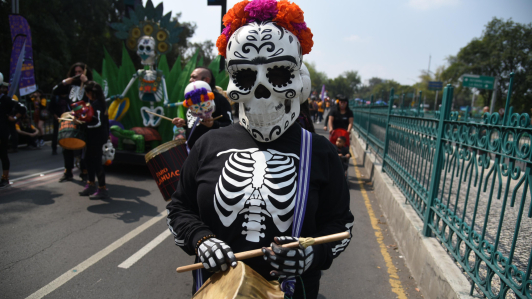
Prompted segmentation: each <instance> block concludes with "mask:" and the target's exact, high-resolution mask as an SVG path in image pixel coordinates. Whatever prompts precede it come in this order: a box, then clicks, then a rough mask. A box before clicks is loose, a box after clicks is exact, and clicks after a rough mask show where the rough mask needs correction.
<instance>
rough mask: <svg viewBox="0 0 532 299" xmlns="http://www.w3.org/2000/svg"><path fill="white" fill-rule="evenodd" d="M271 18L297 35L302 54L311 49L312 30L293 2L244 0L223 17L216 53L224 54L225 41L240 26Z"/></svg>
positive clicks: (312, 43) (284, 0) (224, 55)
mask: <svg viewBox="0 0 532 299" xmlns="http://www.w3.org/2000/svg"><path fill="white" fill-rule="evenodd" d="M266 20H272V21H273V22H276V23H277V24H278V25H280V26H282V27H283V28H285V29H287V30H288V31H290V32H291V33H292V34H294V35H295V36H297V38H298V39H299V43H300V44H301V48H302V50H303V54H308V53H310V51H311V50H312V46H313V45H314V42H313V41H312V36H313V35H312V32H311V31H310V28H308V27H307V24H306V23H305V18H304V17H303V11H302V10H301V8H299V6H298V5H297V4H295V3H290V2H289V1H288V0H281V1H279V2H277V1H275V0H253V1H248V0H244V1H241V2H238V3H237V4H235V6H233V8H231V9H230V10H229V11H228V12H227V13H226V14H225V16H224V17H223V23H224V26H225V29H224V30H223V31H222V34H221V35H220V36H219V37H218V40H217V41H216V47H218V53H219V54H220V55H222V56H223V57H227V56H226V48H227V42H228V41H229V38H230V37H231V35H232V34H233V33H234V32H235V31H236V30H237V29H238V28H240V27H242V26H244V25H246V24H248V23H251V22H262V21H266Z"/></svg>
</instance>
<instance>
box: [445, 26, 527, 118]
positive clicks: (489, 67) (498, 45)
mask: <svg viewBox="0 0 532 299" xmlns="http://www.w3.org/2000/svg"><path fill="white" fill-rule="evenodd" d="M530 53H532V23H530V24H520V23H515V22H513V21H512V20H511V19H509V20H507V21H504V20H503V19H498V18H493V20H491V21H490V22H489V23H488V24H487V25H486V27H485V29H484V32H483V33H482V36H481V37H480V38H475V39H473V40H472V41H471V42H470V43H469V44H467V45H466V46H465V47H463V48H462V49H460V52H458V54H457V55H456V56H450V57H449V58H448V61H449V63H450V66H449V67H448V68H447V69H446V70H445V71H444V72H443V73H442V77H443V79H444V80H445V81H447V82H449V83H452V84H454V85H455V86H458V85H459V84H460V77H461V76H462V75H463V74H476V75H485V76H494V77H497V78H499V86H498V87H497V99H496V104H495V109H494V110H495V111H497V110H498V108H500V107H504V104H505V102H506V93H507V91H508V85H509V76H510V73H511V72H514V73H515V77H514V88H513V90H514V91H513V95H512V102H511V103H510V105H512V106H514V108H515V110H514V111H516V112H527V113H530V108H532V76H531V75H530V73H531V72H532V56H531V55H530ZM491 93H492V92H491V91H488V90H480V96H481V99H482V100H483V102H484V103H483V104H484V105H486V106H489V105H490V104H491V103H490V101H491Z"/></svg>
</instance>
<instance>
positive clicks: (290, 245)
mask: <svg viewBox="0 0 532 299" xmlns="http://www.w3.org/2000/svg"><path fill="white" fill-rule="evenodd" d="M349 237H350V233H349V232H343V233H337V234H332V235H328V236H323V237H317V238H314V245H317V244H323V243H329V242H334V241H340V240H343V239H347V238H349ZM298 246H299V242H292V243H288V244H284V245H282V247H287V248H295V247H298ZM268 249H270V250H271V249H272V248H271V247H268ZM263 255H264V253H262V248H261V249H255V250H250V251H244V252H239V253H237V254H235V258H236V260H237V261H242V260H246V259H250V258H252V257H257V256H263ZM202 268H203V264H202V263H196V264H192V265H188V266H182V267H179V268H177V269H176V271H177V273H183V272H187V271H192V270H198V269H202Z"/></svg>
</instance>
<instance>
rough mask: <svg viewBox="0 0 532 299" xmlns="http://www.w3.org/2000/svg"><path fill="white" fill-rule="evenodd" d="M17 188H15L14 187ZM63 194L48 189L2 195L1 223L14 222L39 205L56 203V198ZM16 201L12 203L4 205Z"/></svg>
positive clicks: (0, 198) (0, 200)
mask: <svg viewBox="0 0 532 299" xmlns="http://www.w3.org/2000/svg"><path fill="white" fill-rule="evenodd" d="M13 189H15V188H13ZM61 196H63V194H62V193H56V192H54V191H50V190H46V189H30V190H21V191H17V192H14V193H12V194H8V196H0V224H6V223H14V221H15V220H17V219H19V218H22V216H21V215H23V214H24V213H26V212H28V210H31V209H33V208H35V207H37V206H45V205H51V204H54V203H55V198H59V197H61ZM8 203H15V204H11V205H4V204H8Z"/></svg>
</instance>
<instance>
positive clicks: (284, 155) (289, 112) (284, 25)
mask: <svg viewBox="0 0 532 299" xmlns="http://www.w3.org/2000/svg"><path fill="white" fill-rule="evenodd" d="M223 20H224V25H225V26H226V29H224V31H223V32H222V35H221V36H220V38H219V39H218V42H217V46H218V49H219V52H220V54H221V55H224V56H225V57H226V68H227V70H228V72H229V74H230V76H231V80H230V83H229V86H228V89H227V92H228V95H229V96H230V97H231V99H232V100H234V101H235V102H237V103H239V105H240V107H239V118H238V119H239V122H238V123H235V124H233V125H231V126H228V127H224V128H220V129H218V130H216V131H212V132H208V133H206V134H205V135H203V136H202V137H201V138H200V139H198V141H197V142H196V145H195V146H194V148H193V149H192V150H191V151H190V154H189V156H188V158H187V160H186V161H185V163H184V165H183V167H182V169H181V178H180V180H179V183H178V186H177V189H176V191H175V193H174V194H173V196H172V201H171V202H170V203H169V204H168V206H167V210H168V226H169V228H170V231H171V232H172V234H173V235H174V240H175V243H176V245H178V246H179V247H180V248H182V249H183V250H184V251H185V252H186V253H188V254H190V255H196V260H197V262H202V263H203V265H204V267H205V269H202V270H198V271H194V273H193V277H194V286H193V289H194V291H196V290H197V289H198V288H199V287H200V286H201V285H202V283H203V281H204V280H206V279H207V278H208V277H209V276H210V275H211V274H212V273H213V272H216V271H225V270H226V269H228V267H230V266H234V265H235V258H234V253H236V252H243V251H247V250H253V249H257V248H261V247H262V248H265V247H268V246H270V245H271V246H272V249H273V251H271V250H267V249H263V252H264V253H265V255H264V256H263V257H259V258H254V259H249V260H246V261H245V263H246V264H247V265H248V266H250V267H251V268H253V269H254V270H255V271H256V272H258V273H259V274H260V275H262V276H263V277H264V278H266V279H268V280H271V279H272V278H279V279H280V280H282V284H281V285H282V289H283V291H285V293H286V294H287V295H288V296H290V297H292V298H303V296H304V294H305V295H306V298H317V295H318V291H319V281H320V277H321V270H326V269H328V268H329V267H330V266H331V263H332V261H333V259H334V258H336V257H337V256H338V255H339V254H340V253H341V252H343V251H344V250H345V249H346V247H347V246H348V244H349V241H350V238H349V239H344V240H342V241H339V242H332V243H327V244H320V245H313V246H309V247H307V248H306V249H303V248H295V249H287V248H282V247H280V246H278V245H279V244H286V243H289V242H292V241H294V240H295V239H296V238H298V237H300V236H301V237H317V236H325V235H329V234H333V233H339V232H345V231H348V232H351V228H352V226H353V215H352V214H351V212H350V210H349V190H348V187H347V183H346V181H345V179H344V177H343V167H342V164H341V162H340V160H339V158H338V155H337V154H336V150H335V148H334V146H333V145H332V144H331V143H330V142H329V141H328V140H327V139H325V138H324V137H321V136H319V135H316V134H312V133H310V132H308V131H306V130H303V129H302V128H301V126H300V125H299V124H298V123H297V121H296V119H297V117H298V116H299V113H300V111H299V110H300V104H301V103H303V102H304V101H305V100H306V99H307V97H308V95H309V93H310V76H309V73H308V70H307V69H306V67H305V66H304V64H303V60H302V57H303V55H304V54H307V53H309V52H310V49H311V48H312V33H311V32H310V29H309V28H307V26H306V24H305V22H304V19H303V12H302V11H301V9H300V8H299V7H298V6H297V5H296V4H294V3H290V2H288V1H286V0H281V1H279V2H277V1H275V0H254V1H242V2H240V3H237V4H236V5H235V6H234V7H233V8H232V9H230V10H229V11H228V13H227V14H226V15H225V16H224V19H223ZM296 278H297V279H296ZM303 285H304V286H303Z"/></svg>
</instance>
